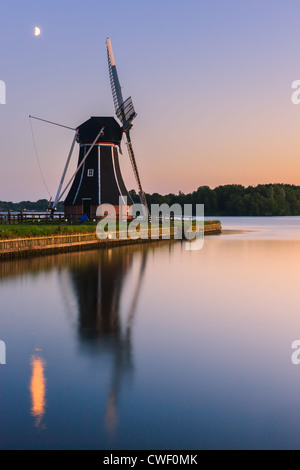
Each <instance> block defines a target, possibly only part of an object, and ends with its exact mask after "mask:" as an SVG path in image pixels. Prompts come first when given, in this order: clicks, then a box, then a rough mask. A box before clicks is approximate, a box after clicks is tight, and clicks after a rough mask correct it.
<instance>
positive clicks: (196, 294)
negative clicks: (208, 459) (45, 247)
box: [0, 217, 300, 450]
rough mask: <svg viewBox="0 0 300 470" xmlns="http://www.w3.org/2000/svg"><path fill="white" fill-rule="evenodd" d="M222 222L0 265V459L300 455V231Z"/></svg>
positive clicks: (268, 221)
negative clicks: (9, 454)
mask: <svg viewBox="0 0 300 470" xmlns="http://www.w3.org/2000/svg"><path fill="white" fill-rule="evenodd" d="M221 221H222V226H223V229H224V232H223V234H222V235H218V236H207V237H205V241H204V246H203V249H202V250H199V251H187V250H186V249H185V242H181V241H171V242H168V241H166V242H151V243H147V244H143V245H136V246H133V245H132V246H127V247H125V246H124V247H122V248H112V249H109V250H107V251H106V250H99V251H86V252H81V253H71V254H63V255H55V256H43V257H39V258H32V259H28V260H15V261H9V262H1V264H0V299H1V304H0V309H1V317H0V339H1V340H2V341H4V342H5V345H6V364H5V365H0V417H1V419H0V449H102V450H106V449H109V450H114V449H120V450H125V449H128V450H138V449H144V450H154V449H156V450H159V449H167V450H181V449H182V450H183V449H185V450H200V449H299V448H300V438H299V436H298V430H299V425H300V365H298V366H297V365H294V364H293V363H292V359H291V358H292V354H293V349H292V348H291V345H292V343H293V342H294V340H297V339H299V340H300V308H299V307H300V289H299V261H300V218H299V217H278V218H273V217H272V218H262V217H258V218H250V217H245V218H230V217H224V218H221ZM299 357H300V354H299ZM298 414H299V416H298Z"/></svg>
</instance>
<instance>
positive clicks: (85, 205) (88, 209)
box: [82, 199, 91, 219]
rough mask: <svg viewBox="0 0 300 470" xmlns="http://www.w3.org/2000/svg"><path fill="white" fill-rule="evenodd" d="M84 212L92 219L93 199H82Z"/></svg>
mask: <svg viewBox="0 0 300 470" xmlns="http://www.w3.org/2000/svg"><path fill="white" fill-rule="evenodd" d="M82 212H83V215H86V216H87V217H88V218H89V219H90V218H91V199H82Z"/></svg>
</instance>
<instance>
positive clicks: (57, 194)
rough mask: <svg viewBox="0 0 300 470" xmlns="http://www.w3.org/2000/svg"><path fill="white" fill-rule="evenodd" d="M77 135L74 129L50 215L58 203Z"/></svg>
mask: <svg viewBox="0 0 300 470" xmlns="http://www.w3.org/2000/svg"><path fill="white" fill-rule="evenodd" d="M77 135H78V130H77V129H76V132H75V135H74V138H73V141H72V145H71V148H70V151H69V155H68V158H67V161H66V165H65V168H64V171H63V174H62V177H61V180H60V183H59V186H58V190H57V193H56V197H55V199H54V201H53V203H52V205H51V215H53V212H54V210H55V208H56V206H57V204H58V201H59V195H60V192H61V188H62V185H63V184H64V180H65V176H66V173H67V169H68V167H69V163H70V160H71V157H72V153H73V150H74V146H75V142H76V139H77Z"/></svg>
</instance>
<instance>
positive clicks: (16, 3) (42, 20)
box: [0, 0, 300, 202]
mask: <svg viewBox="0 0 300 470" xmlns="http://www.w3.org/2000/svg"><path fill="white" fill-rule="evenodd" d="M299 18H300V2H299V0H276V1H274V0H243V1H241V0H185V1H183V0H160V1H158V0H152V1H144V0H128V1H127V2H124V1H121V0H110V1H109V2H108V1H106V2H103V1H102V0H85V1H84V2H83V1H78V0H72V1H69V0H59V1H58V0H51V1H48V0H43V1H40V0H38V1H36V0H27V1H26V2H24V1H22V0H10V1H8V0H2V1H1V4H0V80H2V81H4V82H5V84H6V104H5V105H3V104H0V124H1V125H0V142H1V147H0V163H1V166H0V200H4V201H9V200H10V201H14V202H18V201H21V200H37V199H40V198H47V199H49V197H50V195H51V196H52V197H54V196H55V193H56V191H57V187H58V184H59V180H60V178H61V174H62V171H63V168H64V165H65V161H66V158H67V154H68V151H69V148H70V146H71V142H72V138H73V132H72V131H70V130H66V129H62V128H59V127H55V126H52V125H50V124H45V123H42V122H38V121H32V126H33V132H34V138H35V143H36V148H37V155H38V158H37V156H36V153H35V149H34V142H33V137H32V134H31V127H30V123H29V118H28V116H29V114H31V115H34V116H38V117H41V118H44V119H47V120H50V121H55V122H58V123H62V124H64V125H67V126H70V127H76V126H78V125H80V124H81V123H83V122H84V121H86V120H87V119H89V117H90V116H113V115H114V106H113V101H112V96H111V90H110V83H109V75H108V66H107V55H106V44H105V40H106V37H110V39H111V41H112V46H113V51H114V56H115V60H116V65H117V69H118V73H119V78H120V82H121V85H122V91H123V96H124V98H127V97H128V96H131V97H132V100H133V103H134V106H135V109H136V112H137V117H136V119H135V121H134V127H133V130H132V133H131V135H132V141H133V146H134V150H135V154H136V159H137V164H138V167H139V171H140V177H141V181H142V185H143V188H144V190H145V191H146V192H148V193H153V192H159V193H161V194H167V193H170V192H172V193H175V194H176V193H178V192H179V191H183V192H184V193H188V192H191V191H194V190H196V189H197V188H198V187H199V186H202V185H208V186H210V187H211V188H214V187H216V186H218V185H223V184H243V185H244V186H248V185H253V186H256V185H257V184H264V183H289V184H296V185H300V132H299V130H300V104H299V105H295V104H293V103H292V100H291V96H292V93H293V90H292V82H293V81H295V80H300V54H299V51H298V49H299V47H298V44H300V27H299V26H300V22H299ZM35 26H39V27H40V28H41V31H42V34H41V35H40V36H39V37H35V36H34V34H33V32H34V27H35ZM122 147H123V155H121V156H120V164H121V168H122V172H123V176H124V180H125V183H126V186H127V187H128V189H137V188H136V183H135V180H134V177H133V173H132V170H131V165H130V161H129V157H128V156H127V153H126V148H125V144H124V143H123V145H122ZM77 158H78V146H76V148H75V152H74V154H73V157H72V164H71V167H70V170H69V175H70V176H71V174H72V172H73V170H74V169H75V168H76V164H77ZM40 167H41V169H42V174H41V171H40ZM43 180H45V183H46V184H45V183H44V181H43Z"/></svg>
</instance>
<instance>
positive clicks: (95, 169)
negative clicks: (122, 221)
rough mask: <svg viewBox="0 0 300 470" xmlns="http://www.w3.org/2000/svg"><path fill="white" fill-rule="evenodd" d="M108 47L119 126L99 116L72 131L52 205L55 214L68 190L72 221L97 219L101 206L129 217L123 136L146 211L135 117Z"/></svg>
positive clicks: (67, 214)
mask: <svg viewBox="0 0 300 470" xmlns="http://www.w3.org/2000/svg"><path fill="white" fill-rule="evenodd" d="M106 44H107V55H108V67H109V77H110V83H111V88H112V94H113V101H114V105H115V110H116V116H117V118H118V120H119V122H117V121H116V119H114V118H113V117H98V116H97V117H91V118H90V119H88V120H87V121H86V122H84V123H83V124H81V125H80V126H78V127H77V128H76V129H73V130H74V131H75V136H74V139H73V142H72V145H71V149H70V152H69V155H68V158H67V162H66V165H65V168H64V171H63V175H62V178H61V181H60V184H59V187H58V191H57V194H56V197H55V200H54V201H53V202H52V204H51V211H52V213H53V212H54V210H55V208H56V206H57V204H58V202H59V201H60V200H63V196H64V195H65V194H66V192H67V190H68V194H67V196H66V198H65V200H64V207H65V217H66V218H70V219H80V218H82V217H84V218H86V217H87V218H92V219H95V218H96V210H97V207H98V206H99V205H100V204H112V205H114V206H115V209H116V213H117V214H118V211H119V207H120V206H119V204H120V202H121V207H123V210H125V211H126V214H127V215H128V214H130V207H131V206H132V204H133V201H132V199H131V197H130V194H129V193H128V191H127V189H126V186H125V184H124V181H123V178H122V174H121V170H120V165H119V152H120V153H121V140H122V137H123V134H125V136H126V141H127V142H126V145H127V148H128V153H129V157H130V161H131V165H132V168H133V172H134V175H135V179H136V182H137V185H138V190H139V196H140V201H141V203H142V204H143V205H144V206H146V207H147V201H146V197H145V193H144V191H143V189H142V185H141V181H140V177H139V172H138V168H137V165H136V160H135V156H134V153H133V148H132V143H131V137H130V129H131V128H132V121H133V119H134V118H135V117H136V113H135V110H134V107H133V104H132V100H131V97H129V98H128V99H127V100H125V101H124V100H123V97H122V91H121V86H120V82H119V78H118V74H117V69H116V65H115V61H114V56H113V52H112V47H111V42H110V39H108V38H107V40H106ZM30 117H33V116H30ZM35 119H38V118H35ZM42 120H43V119H42ZM46 122H50V121H46ZM52 124H55V123H52ZM63 127H66V126H63ZM76 142H77V143H78V144H79V157H78V164H77V169H76V171H75V173H74V174H73V176H72V178H71V179H70V181H69V182H68V184H67V185H66V187H65V188H64V190H62V188H63V183H64V180H65V176H66V173H67V169H68V166H69V162H70V159H71V156H72V153H73V150H74V147H75V143H76ZM125 198H127V199H125Z"/></svg>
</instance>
